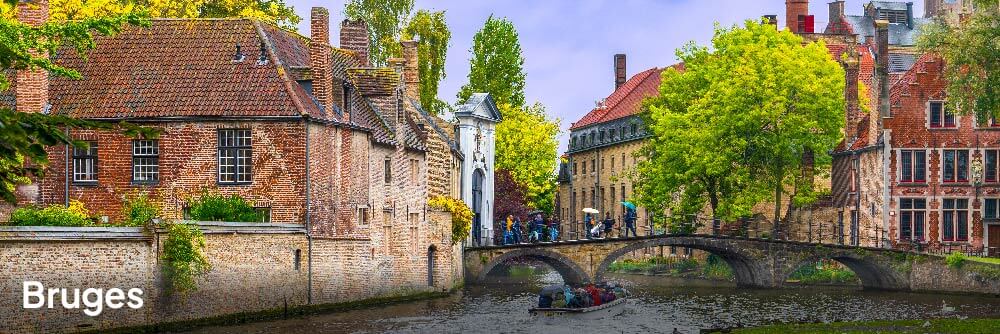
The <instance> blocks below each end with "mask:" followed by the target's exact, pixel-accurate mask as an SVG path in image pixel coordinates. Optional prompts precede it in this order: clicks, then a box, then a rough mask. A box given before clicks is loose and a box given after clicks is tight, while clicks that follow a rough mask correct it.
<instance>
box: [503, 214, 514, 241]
mask: <svg viewBox="0 0 1000 334" xmlns="http://www.w3.org/2000/svg"><path fill="white" fill-rule="evenodd" d="M506 227H507V228H506V229H504V231H503V244H504V245H510V244H511V243H513V242H514V216H511V215H507V225H506Z"/></svg>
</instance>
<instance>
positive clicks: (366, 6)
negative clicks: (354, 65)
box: [344, 0, 413, 66]
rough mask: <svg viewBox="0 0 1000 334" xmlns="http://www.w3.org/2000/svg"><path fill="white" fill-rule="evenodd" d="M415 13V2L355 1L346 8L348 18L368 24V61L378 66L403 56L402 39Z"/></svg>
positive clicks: (394, 0)
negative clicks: (403, 32) (413, 12)
mask: <svg viewBox="0 0 1000 334" xmlns="http://www.w3.org/2000/svg"><path fill="white" fill-rule="evenodd" d="M412 11H413V0H351V1H350V2H348V3H347V5H346V6H345V7H344V16H346V17H347V18H348V19H351V20H364V21H365V23H367V24H368V33H369V40H370V47H371V50H370V51H369V52H368V60H369V61H370V62H371V64H372V65H374V66H385V65H387V64H388V62H387V60H388V59H389V58H392V57H399V56H400V55H401V54H402V50H401V49H400V45H399V38H400V34H401V33H402V31H403V27H404V26H405V25H406V24H405V23H406V19H407V18H408V17H409V16H410V12H412Z"/></svg>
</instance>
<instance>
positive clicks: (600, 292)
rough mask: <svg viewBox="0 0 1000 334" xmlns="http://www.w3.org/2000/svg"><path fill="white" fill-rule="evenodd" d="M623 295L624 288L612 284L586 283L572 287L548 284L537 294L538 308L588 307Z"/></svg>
mask: <svg viewBox="0 0 1000 334" xmlns="http://www.w3.org/2000/svg"><path fill="white" fill-rule="evenodd" d="M623 297H625V290H624V289H622V288H621V287H618V286H614V285H612V284H601V285H600V286H598V285H594V284H587V286H585V287H583V288H576V289H572V288H570V286H569V285H562V286H559V285H550V286H547V287H545V288H543V289H542V291H541V292H540V293H539V294H538V307H539V308H588V307H593V306H600V305H601V304H605V303H609V302H611V301H614V300H615V299H619V298H623Z"/></svg>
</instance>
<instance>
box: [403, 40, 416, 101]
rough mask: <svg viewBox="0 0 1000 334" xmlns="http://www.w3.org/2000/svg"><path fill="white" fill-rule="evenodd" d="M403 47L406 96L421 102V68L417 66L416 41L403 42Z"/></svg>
mask: <svg viewBox="0 0 1000 334" xmlns="http://www.w3.org/2000/svg"><path fill="white" fill-rule="evenodd" d="M399 44H401V45H402V46H403V82H405V83H406V96H407V97H409V98H411V99H414V100H418V101H419V100H420V67H419V64H417V57H418V56H417V45H418V43H417V42H416V41H401V42H399Z"/></svg>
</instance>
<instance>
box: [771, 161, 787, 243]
mask: <svg viewBox="0 0 1000 334" xmlns="http://www.w3.org/2000/svg"><path fill="white" fill-rule="evenodd" d="M775 174H776V176H777V177H776V178H775V180H774V181H775V182H774V224H773V226H772V228H771V229H772V231H771V239H776V238H778V231H780V230H781V227H780V225H781V221H780V220H779V219H780V218H781V190H782V189H781V185H782V183H783V182H782V181H783V180H784V179H785V175H784V170H783V169H782V168H780V166H779V168H778V171H777V172H776V173H775Z"/></svg>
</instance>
